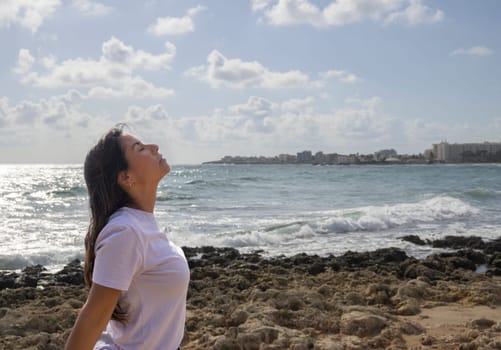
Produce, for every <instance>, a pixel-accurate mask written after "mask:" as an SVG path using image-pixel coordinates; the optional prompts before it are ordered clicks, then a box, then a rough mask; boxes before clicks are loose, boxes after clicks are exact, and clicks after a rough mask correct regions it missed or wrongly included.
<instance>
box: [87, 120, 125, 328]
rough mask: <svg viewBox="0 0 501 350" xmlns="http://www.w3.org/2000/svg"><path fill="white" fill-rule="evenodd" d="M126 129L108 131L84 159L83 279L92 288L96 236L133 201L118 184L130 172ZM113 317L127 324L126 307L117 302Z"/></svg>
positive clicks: (116, 128)
mask: <svg viewBox="0 0 501 350" xmlns="http://www.w3.org/2000/svg"><path fill="white" fill-rule="evenodd" d="M123 128H124V125H123V124H120V125H117V126H116V127H114V128H113V129H111V130H110V131H108V133H106V134H105V135H104V136H103V137H102V138H101V139H100V140H99V141H98V143H97V144H96V145H95V146H94V147H93V148H92V149H91V150H90V151H89V153H88V154H87V157H86V158H85V163H84V177H85V183H86V185H87V191H88V193H89V206H90V223H89V228H88V230H87V235H86V236H85V263H84V278H85V284H86V285H87V286H88V287H89V288H90V287H91V286H92V273H93V270H94V261H95V259H96V252H95V244H96V240H97V236H98V235H99V232H101V230H102V229H103V227H104V226H105V225H106V223H107V222H108V220H109V218H110V216H111V214H113V213H114V212H115V211H116V210H118V209H119V208H121V207H123V206H125V205H126V204H127V203H129V202H130V201H131V199H130V197H129V195H128V194H127V192H125V191H124V190H123V189H122V188H121V187H120V186H119V185H118V174H119V173H120V172H121V171H123V170H127V169H128V164H127V160H126V159H125V153H124V150H123V149H122V144H121V142H120V136H122V134H123ZM111 318H112V319H113V320H117V321H119V322H122V323H126V321H127V312H126V310H125V308H124V307H123V306H120V304H119V303H117V305H116V307H115V310H114V311H113V314H112V316H111Z"/></svg>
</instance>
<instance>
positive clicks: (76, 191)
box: [49, 186, 87, 198]
mask: <svg viewBox="0 0 501 350" xmlns="http://www.w3.org/2000/svg"><path fill="white" fill-rule="evenodd" d="M86 194H87V189H86V188H85V187H82V186H73V187H70V188H66V189H61V190H55V191H51V192H49V195H51V196H54V197H63V198H65V197H79V196H82V195H86Z"/></svg>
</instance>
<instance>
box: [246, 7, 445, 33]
mask: <svg viewBox="0 0 501 350" xmlns="http://www.w3.org/2000/svg"><path fill="white" fill-rule="evenodd" d="M251 6H252V10H253V11H254V12H258V13H261V15H262V16H261V17H260V20H261V21H264V22H266V23H268V24H270V25H273V26H277V27H278V26H292V25H311V26H313V27H318V28H325V27H333V26H344V25H348V24H351V23H356V22H362V21H367V20H370V21H374V22H379V23H385V24H391V23H404V24H410V25H416V24H420V23H434V22H439V21H442V20H443V18H444V13H443V12H442V11H441V10H433V9H431V8H430V7H428V6H426V5H424V4H423V3H422V0H336V1H332V2H331V3H330V4H328V5H327V6H326V7H324V8H323V9H320V8H319V7H317V6H316V5H315V4H313V3H312V2H310V1H309V0H264V1H263V0H252V1H251Z"/></svg>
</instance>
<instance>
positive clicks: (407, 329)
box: [399, 321, 424, 335]
mask: <svg viewBox="0 0 501 350" xmlns="http://www.w3.org/2000/svg"><path fill="white" fill-rule="evenodd" d="M399 328H400V331H401V332H402V333H403V334H407V335H419V334H422V333H423V332H424V328H423V326H421V325H420V324H419V323H417V322H412V321H405V322H402V323H401V324H400V325H399Z"/></svg>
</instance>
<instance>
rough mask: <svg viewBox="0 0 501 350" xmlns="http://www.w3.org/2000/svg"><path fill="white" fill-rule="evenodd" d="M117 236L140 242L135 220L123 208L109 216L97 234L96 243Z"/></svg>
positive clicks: (138, 227)
mask: <svg viewBox="0 0 501 350" xmlns="http://www.w3.org/2000/svg"><path fill="white" fill-rule="evenodd" d="M118 235H120V236H130V238H131V239H134V238H135V239H139V240H141V229H140V224H139V223H138V220H137V218H136V217H135V216H134V215H132V213H131V212H129V211H128V210H124V208H120V209H118V210H117V211H115V212H114V213H113V214H112V215H111V216H110V218H109V219H108V222H107V223H106V225H105V226H104V227H103V229H102V230H101V232H100V233H99V236H98V241H99V240H103V239H106V238H109V237H112V236H118Z"/></svg>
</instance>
